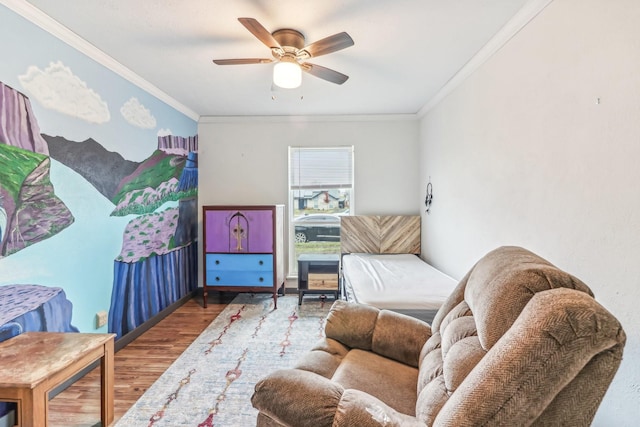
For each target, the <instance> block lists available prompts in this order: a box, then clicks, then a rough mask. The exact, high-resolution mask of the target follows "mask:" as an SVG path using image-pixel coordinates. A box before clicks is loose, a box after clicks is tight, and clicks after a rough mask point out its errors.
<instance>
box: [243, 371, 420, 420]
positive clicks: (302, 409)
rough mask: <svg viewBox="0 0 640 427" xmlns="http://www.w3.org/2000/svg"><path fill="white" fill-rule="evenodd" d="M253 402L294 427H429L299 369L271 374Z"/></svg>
mask: <svg viewBox="0 0 640 427" xmlns="http://www.w3.org/2000/svg"><path fill="white" fill-rule="evenodd" d="M251 403H252V404H253V406H254V408H256V409H258V410H259V411H260V412H261V413H262V414H264V415H266V416H267V417H268V418H270V419H272V420H275V421H276V422H278V423H280V424H282V425H284V426H290V427H340V426H358V427H401V426H402V427H425V425H424V423H421V422H418V421H417V419H416V418H415V417H411V416H408V415H405V414H401V413H399V412H397V411H396V410H394V409H393V408H391V407H389V406H388V405H386V404H385V403H383V402H382V401H380V400H379V399H377V398H375V397H373V396H371V395H369V394H367V393H364V392H361V391H358V390H353V389H344V388H343V387H342V386H340V385H339V384H337V383H335V382H333V381H331V380H329V379H327V378H324V377H322V376H320V375H316V374H314V373H311V372H307V371H304V370H299V369H281V370H278V371H275V372H272V373H270V374H269V375H267V376H266V377H265V378H263V379H262V380H260V381H259V382H258V383H257V384H256V386H255V392H254V394H253V396H252V397H251Z"/></svg>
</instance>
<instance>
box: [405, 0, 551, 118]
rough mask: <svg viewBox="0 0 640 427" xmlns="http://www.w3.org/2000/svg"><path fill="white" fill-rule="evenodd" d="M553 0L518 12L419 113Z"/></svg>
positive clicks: (534, 1)
mask: <svg viewBox="0 0 640 427" xmlns="http://www.w3.org/2000/svg"><path fill="white" fill-rule="evenodd" d="M552 1H553V0H531V1H529V2H528V3H527V4H525V5H524V6H523V7H522V9H520V10H519V11H518V13H516V14H515V15H514V16H513V18H511V19H510V20H509V22H507V23H506V24H505V26H504V27H502V28H501V29H500V31H498V32H497V33H496V34H495V35H494V36H493V37H492V38H491V40H489V42H487V44H485V45H484V46H483V47H482V48H481V49H480V50H479V51H478V53H476V54H475V55H474V56H473V57H472V58H471V59H470V60H469V61H467V63H466V64H465V65H464V66H463V67H462V68H461V69H460V70H459V71H458V72H457V73H456V74H455V75H454V76H453V77H452V78H451V79H449V81H447V83H445V85H444V86H443V87H442V88H441V89H440V90H439V91H438V93H436V94H435V96H434V97H433V98H431V99H430V100H429V102H427V103H426V104H425V105H424V106H423V107H422V108H421V109H420V110H419V111H418V113H417V116H418V117H419V118H422V117H424V116H425V115H426V114H427V113H428V112H429V110H431V109H432V108H433V107H435V106H436V105H438V103H440V101H442V100H443V99H444V98H446V97H447V95H449V94H450V93H451V92H453V91H454V90H455V89H456V88H457V87H458V86H460V85H461V84H462V82H464V81H465V80H466V79H467V77H469V76H470V75H471V74H473V73H474V72H475V71H476V70H477V69H478V68H480V67H481V66H482V64H484V63H485V62H486V61H487V60H488V59H489V58H491V57H492V56H493V55H494V54H495V53H496V52H498V51H499V50H500V49H501V48H502V47H503V46H504V45H506V44H507V43H508V42H509V40H511V39H512V38H513V37H514V36H515V35H516V34H518V33H519V32H520V30H522V29H523V28H524V27H525V26H526V25H527V24H528V23H529V22H531V20H532V19H533V18H535V17H536V16H538V14H539V13H540V12H542V11H543V10H544V9H545V8H546V7H547V6H548V5H549V4H550V3H551V2H552Z"/></svg>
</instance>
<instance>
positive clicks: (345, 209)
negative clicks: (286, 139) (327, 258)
mask: <svg viewBox="0 0 640 427" xmlns="http://www.w3.org/2000/svg"><path fill="white" fill-rule="evenodd" d="M289 207H290V208H289V224H290V233H289V235H290V243H289V272H290V274H295V273H296V272H297V259H298V256H299V255H301V254H305V253H309V254H330V253H335V254H339V253H340V216H341V215H350V214H351V213H352V212H353V147H352V146H349V147H344V146H342V147H289Z"/></svg>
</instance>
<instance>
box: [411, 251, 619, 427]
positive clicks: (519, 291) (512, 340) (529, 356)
mask: <svg viewBox="0 0 640 427" xmlns="http://www.w3.org/2000/svg"><path fill="white" fill-rule="evenodd" d="M559 289H560V290H566V289H570V290H571V291H568V292H569V296H567V295H564V294H562V295H564V297H563V298H564V299H563V300H562V301H565V300H566V301H571V300H572V299H575V300H579V306H578V307H577V308H575V309H573V311H571V312H570V313H568V312H567V309H565V307H564V306H562V307H559V308H554V310H556V311H559V312H560V313H562V314H561V315H559V316H558V315H556V314H553V315H549V317H553V319H548V318H546V317H545V316H547V314H544V310H541V309H540V307H544V308H546V306H540V304H541V303H540V301H537V300H541V301H542V299H541V298H540V297H542V296H547V294H548V296H549V297H548V298H547V299H546V300H545V301H554V297H553V295H555V294H554V293H553V292H554V291H553V290H559ZM576 292H577V293H576ZM576 295H582V297H580V298H575V296H576ZM534 297H535V299H536V305H535V307H536V308H535V310H534V309H533V308H532V307H533V306H534V304H530V302H531V300H532V299H534ZM545 304H546V305H547V306H549V305H552V304H548V302H547V303H545ZM563 304H564V303H563ZM592 304H593V305H594V307H593V309H594V310H595V311H594V312H593V313H591V314H590V316H591V317H592V318H595V317H597V318H598V319H600V318H603V319H605V320H603V321H605V322H608V320H609V319H613V316H611V315H610V314H609V313H608V312H606V310H604V309H602V308H601V307H600V306H599V305H598V304H597V303H595V300H593V294H592V293H591V291H590V289H589V288H588V287H587V286H586V285H585V284H584V283H582V282H581V281H580V280H579V279H577V278H575V277H573V276H572V275H570V274H568V273H565V272H563V271H561V270H559V269H558V268H556V267H554V266H553V265H551V264H550V263H549V262H547V261H545V260H544V259H542V258H540V257H539V256H537V255H535V254H533V253H531V252H529V251H527V250H525V249H522V248H518V247H501V248H498V249H496V250H494V251H492V252H490V253H488V254H487V255H486V256H484V257H483V258H482V259H481V260H480V261H478V263H477V264H476V265H475V266H473V268H472V269H471V270H470V271H469V272H468V273H467V275H466V276H465V277H464V278H463V279H462V280H461V281H460V283H459V284H458V286H457V287H456V289H455V290H454V292H453V293H452V295H451V296H450V297H449V299H448V300H447V301H446V302H445V304H444V305H443V306H442V308H441V309H440V310H439V311H438V313H437V314H436V316H435V318H434V321H433V324H432V336H431V338H430V339H429V340H428V341H427V342H426V344H425V345H424V347H423V348H422V352H421V354H420V366H419V378H418V385H417V387H418V389H417V392H418V400H417V403H416V416H417V417H418V418H419V419H421V420H422V421H423V422H425V423H426V424H427V425H434V424H435V425H438V424H440V423H442V422H444V424H447V422H446V421H444V420H443V418H444V416H443V417H440V418H438V415H439V414H440V412H441V411H442V412H446V413H447V414H448V415H447V417H449V416H450V414H449V413H450V412H451V410H452V409H451V408H448V409H446V410H445V411H443V408H444V407H445V405H446V404H447V402H448V401H449V400H450V399H451V397H452V396H455V394H456V391H457V390H458V389H459V388H466V389H465V390H464V391H460V392H459V394H462V393H464V394H465V396H466V400H469V396H471V395H474V390H469V387H475V388H476V389H478V390H481V394H480V395H479V396H478V395H475V398H477V400H478V401H477V402H471V403H470V402H466V403H465V404H471V407H473V405H477V406H476V407H477V408H479V407H480V406H482V407H483V408H485V410H486V413H487V414H492V413H497V412H499V411H500V410H502V409H504V408H503V407H504V406H505V405H506V404H505V402H507V401H509V399H511V396H510V395H508V394H510V393H512V392H513V390H512V388H513V387H515V388H521V389H524V388H526V387H527V386H528V385H531V384H533V385H531V389H530V390H529V391H528V393H530V394H533V395H532V396H531V399H532V401H535V400H537V401H538V406H537V407H536V405H535V404H531V405H532V408H534V409H532V414H531V415H530V417H529V421H531V420H535V419H536V418H537V417H538V415H539V413H540V412H541V411H542V410H543V408H544V407H545V406H546V405H548V404H549V403H550V402H551V401H552V400H553V399H554V394H555V393H556V392H558V390H560V389H562V388H563V387H565V385H566V383H568V382H570V381H571V380H572V379H573V378H574V377H575V376H576V375H577V372H579V370H580V369H581V368H582V367H583V366H584V364H586V363H588V362H589V360H590V359H591V355H592V354H594V352H595V353H597V352H601V351H602V349H603V348H609V347H612V346H615V344H617V343H620V342H622V344H623V343H624V333H623V332H622V330H621V328H620V326H619V324H618V323H617V321H615V319H613V320H612V322H613V324H612V323H611V322H609V323H608V324H607V326H613V327H612V328H609V329H611V330H612V331H613V332H611V333H609V334H608V335H607V336H606V337H605V338H604V339H603V340H599V342H598V344H597V345H595V346H594V348H593V349H590V350H586V351H585V355H580V356H576V357H574V356H575V354H574V353H572V354H571V360H572V361H573V359H576V360H577V359H580V360H581V361H580V360H577V362H576V366H577V368H575V371H573V370H571V369H569V372H570V373H569V374H567V375H566V378H564V379H562V380H560V379H557V381H556V382H557V384H554V385H553V386H548V385H544V386H541V385H540V384H539V383H542V382H543V381H544V380H542V379H540V378H535V379H533V380H530V379H528V377H527V375H528V374H527V372H526V369H527V367H526V366H516V365H517V364H518V363H519V362H518V361H522V362H524V361H525V360H528V362H527V363H531V364H532V365H535V364H536V363H538V362H539V363H541V364H542V365H544V364H546V363H547V362H549V361H548V360H543V359H544V358H550V357H559V356H558V355H559V354H562V351H564V350H563V348H562V345H563V344H560V343H559V340H558V339H556V338H554V337H553V335H563V334H565V332H567V331H568V333H570V334H571V336H572V340H574V341H575V340H576V339H580V337H578V336H577V335H576V333H575V330H574V329H575V324H576V323H577V322H579V321H578V320H575V318H580V316H582V314H580V313H585V312H586V311H585V310H587V309H589V310H590V309H591V308H592V307H591V305H592ZM585 307H586V308H585ZM523 312H526V315H524V316H523V315H522V313H523ZM554 313H555V312H554ZM567 313H568V314H567ZM519 318H520V322H521V323H522V322H524V321H523V320H522V319H523V318H526V319H527V321H526V322H525V323H524V324H522V325H520V326H518V327H519V328H520V329H519V330H518V333H517V334H516V335H517V336H511V335H509V334H508V332H509V331H510V330H511V334H514V332H513V330H512V326H513V325H514V323H516V321H517V320H518V319H519ZM532 319H533V320H532ZM538 322H540V324H538ZM598 322H600V323H601V321H600V320H598ZM598 322H596V323H598ZM551 323H553V325H551V326H548V324H551ZM547 326H548V327H547ZM590 326H591V329H590V330H589V332H588V333H587V335H588V334H590V333H597V330H598V328H600V326H601V325H600V326H599V325H591V324H590ZM592 329H593V331H592ZM618 330H619V333H618ZM594 331H595V332H594ZM505 335H507V336H505ZM524 335H526V336H524ZM501 340H502V341H501ZM592 341H593V340H592ZM498 342H500V346H498V347H499V350H498V349H496V351H493V352H492V349H493V348H494V346H496V344H497V343H498ZM565 344H566V343H565ZM538 345H540V346H544V347H545V348H544V349H538V348H536V346H538ZM581 346H582V347H584V345H582V344H581ZM581 346H578V347H576V349H574V350H572V351H577V352H578V353H580V352H581V351H582V350H581V348H582V347H581ZM603 346H604V347H603ZM619 347H620V348H619V350H620V353H621V349H622V346H619ZM589 351H591V353H589V354H587V353H588V352H589ZM616 354H617V353H616ZM562 357H565V356H562ZM613 360H614V363H615V360H616V357H615V355H614V357H613ZM490 362H492V363H490ZM550 363H554V361H550ZM571 363H573V362H571ZM542 365H540V366H542ZM476 368H477V369H476ZM496 368H497V369H496ZM552 368H553V367H552V366H551V365H549V366H547V368H542V367H540V371H539V372H538V373H537V374H536V375H538V376H545V375H549V372H545V369H552ZM474 369H475V371H474ZM563 369H565V370H566V369H567V368H566V367H565V368H563ZM616 369H617V366H616ZM472 371H473V375H471V373H472ZM515 371H517V372H515ZM613 371H614V372H615V369H614V370H613ZM490 372H493V373H494V374H496V377H497V378H498V380H496V381H495V382H493V383H491V381H492V380H491V379H488V380H487V381H485V377H488V376H490ZM514 372H515V373H514ZM512 374H513V375H512ZM551 375H553V374H551ZM563 375H564V374H563ZM470 376H471V377H473V378H471V379H468V378H469V377H470ZM506 377H508V379H506V380H504V381H502V379H504V378H506ZM465 381H466V382H465ZM482 381H485V384H484V385H486V384H490V385H486V386H487V387H488V388H487V389H482V387H479V386H478V384H479V382H482ZM509 381H510V382H509ZM514 381H516V383H514ZM517 381H529V382H530V384H528V385H525V384H518V383H517ZM609 381H610V380H609ZM549 387H550V388H553V389H554V391H551V392H550V393H547V389H548V388H549ZM556 389H557V390H556ZM605 389H606V386H605ZM476 391H477V390H476ZM500 394H502V396H498V395H500ZM535 394H540V396H537V395H535ZM546 394H549V395H548V396H547V395H546ZM505 395H506V396H505ZM543 395H544V396H543ZM494 404H495V405H494ZM511 404H512V405H513V402H511ZM519 404H523V405H529V403H527V402H519ZM456 405H457V406H459V402H458V403H456ZM492 405H494V406H495V407H492ZM596 406H597V405H596ZM492 411H493V412H492ZM487 416H489V417H490V416H493V415H487ZM436 420H438V422H436ZM478 420H479V418H478V419H476V420H475V421H474V422H478ZM482 420H484V421H486V420H487V418H483V419H482ZM491 421H492V422H491V423H492V424H494V423H495V421H496V419H495V418H491ZM511 421H514V420H513V419H511ZM456 422H457V423H458V422H460V420H457V421H456Z"/></svg>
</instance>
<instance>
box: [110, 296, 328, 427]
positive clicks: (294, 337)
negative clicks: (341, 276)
mask: <svg viewBox="0 0 640 427" xmlns="http://www.w3.org/2000/svg"><path fill="white" fill-rule="evenodd" d="M332 303H333V299H332V298H328V299H327V300H326V301H322V300H321V299H320V298H319V297H314V296H313V295H310V296H307V297H305V299H304V300H303V302H302V305H301V306H298V297H297V295H290V296H285V297H280V298H278V309H277V310H274V309H273V299H272V298H271V295H266V294H256V295H251V294H239V295H238V296H237V297H236V298H235V299H234V300H233V301H232V302H231V304H229V306H228V307H226V308H225V309H224V311H223V312H222V313H220V315H219V316H218V317H217V318H216V319H215V320H214V321H213V322H212V323H211V324H210V325H209V326H208V327H207V329H206V330H205V331H204V332H203V333H202V334H201V335H200V336H199V337H198V338H197V339H196V340H195V341H194V342H193V343H192V344H191V345H190V346H189V347H188V348H187V349H186V350H185V352H184V353H183V354H182V355H181V356H180V357H179V358H178V359H177V360H176V361H175V362H174V363H173V364H172V365H171V366H170V367H169V369H167V371H166V372H165V373H164V374H163V375H162V376H161V377H160V378H159V379H158V380H157V381H156V382H155V383H154V384H153V385H152V386H151V387H150V388H149V390H147V392H146V393H145V394H144V395H143V396H142V397H141V398H140V399H139V400H138V401H137V402H136V403H135V404H134V405H133V406H132V407H131V408H130V409H129V411H128V412H127V413H126V414H125V415H124V416H123V417H122V418H121V419H120V420H119V421H118V422H117V423H116V427H138V426H140V427H142V426H145V427H162V426H165V427H168V426H170V427H178V426H190V427H214V426H216V427H224V426H226V427H244V426H255V423H256V416H257V414H258V412H257V411H256V410H255V409H254V408H253V407H252V406H251V401H250V398H251V395H252V394H253V387H254V385H255V383H256V382H257V381H258V380H259V379H260V378H262V377H263V376H264V375H266V374H267V373H268V372H270V371H273V370H276V369H280V368H286V367H290V366H292V365H293V364H294V363H295V361H296V360H297V359H298V358H299V357H300V356H301V355H302V354H303V353H304V352H306V351H308V350H309V349H310V348H311V347H312V346H313V344H314V343H315V342H316V341H318V339H319V338H320V337H322V336H323V335H324V324H325V318H326V315H327V313H328V311H329V308H330V307H331V304H332Z"/></svg>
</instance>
